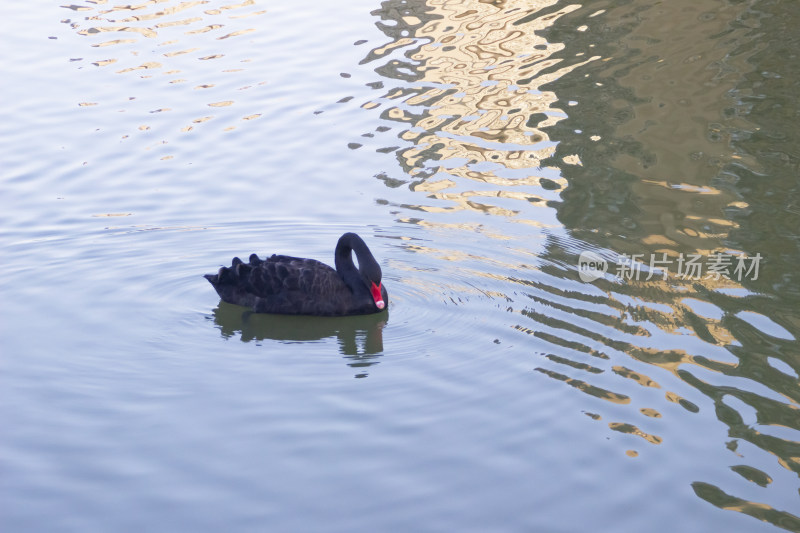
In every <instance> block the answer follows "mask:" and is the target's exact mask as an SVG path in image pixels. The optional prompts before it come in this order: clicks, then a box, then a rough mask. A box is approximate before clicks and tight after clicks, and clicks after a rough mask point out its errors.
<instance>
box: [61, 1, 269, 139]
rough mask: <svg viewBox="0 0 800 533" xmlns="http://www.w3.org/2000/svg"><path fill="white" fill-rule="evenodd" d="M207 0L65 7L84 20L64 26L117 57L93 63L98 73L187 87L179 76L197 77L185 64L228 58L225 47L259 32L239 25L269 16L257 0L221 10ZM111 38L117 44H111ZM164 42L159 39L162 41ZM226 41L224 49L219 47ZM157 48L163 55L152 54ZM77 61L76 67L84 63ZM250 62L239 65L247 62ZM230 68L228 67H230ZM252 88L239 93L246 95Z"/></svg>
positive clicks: (145, 127) (225, 102)
mask: <svg viewBox="0 0 800 533" xmlns="http://www.w3.org/2000/svg"><path fill="white" fill-rule="evenodd" d="M209 4H211V2H209V1H208V0H200V1H190V2H179V1H176V0H150V1H147V2H141V3H139V4H121V5H113V6H110V5H108V1H107V0H87V2H86V5H76V4H72V5H63V6H61V7H63V8H65V9H69V10H71V11H73V12H75V14H76V15H78V14H79V15H81V18H75V19H72V18H68V19H64V20H62V21H61V22H63V23H65V24H68V25H69V26H70V27H71V28H72V29H73V30H75V32H76V33H77V34H78V35H80V36H82V37H85V38H87V39H89V40H90V44H89V46H90V47H91V48H93V49H96V50H97V51H98V52H99V51H102V53H103V54H104V55H105V54H113V53H114V51H115V50H117V51H118V54H119V55H117V56H116V57H108V55H105V57H97V58H92V59H90V60H89V64H91V65H92V66H94V67H97V68H105V67H109V66H112V65H113V66H115V68H116V70H114V73H115V74H121V75H134V74H137V75H138V76H139V77H140V78H142V79H150V78H153V77H154V76H159V75H160V76H169V77H170V79H168V80H167V83H168V84H172V85H177V84H181V83H186V82H187V81H189V80H188V79H186V78H177V77H175V76H176V75H179V74H184V75H188V76H189V77H194V76H195V75H196V74H195V73H194V72H192V69H191V68H189V69H187V67H186V65H187V64H186V63H185V61H186V59H184V57H185V58H187V59H189V60H191V59H194V60H196V61H203V62H205V61H211V60H216V59H221V58H224V57H226V53H224V51H225V45H224V44H223V43H224V42H225V41H227V40H229V39H232V38H236V37H241V36H245V35H248V34H251V33H253V32H255V31H256V28H255V27H240V26H241V23H239V22H237V21H238V20H242V19H250V18H252V17H258V16H261V15H264V14H265V13H266V11H265V10H263V9H258V8H257V7H258V6H257V4H256V2H255V0H245V1H243V2H238V3H237V2H232V3H228V4H225V5H222V6H219V7H214V8H212V7H210V6H209ZM212 21H213V22H212ZM198 35H203V36H205V37H204V40H203V44H204V45H206V46H204V47H199V46H189V47H187V46H185V45H183V46H182V45H181V37H185V38H190V37H193V36H198ZM109 36H111V37H113V38H111V39H109V38H108V37H109ZM164 38H166V40H163V41H161V42H159V41H158V39H164ZM197 39H198V38H197V37H194V38H192V43H193V44H194V43H197V42H198V40H197ZM220 41H222V43H220ZM209 45H213V46H219V47H222V50H221V51H219V52H216V53H211V54H209V50H208V46H209ZM153 46H157V47H158V48H159V49H161V50H153V49H152V47H153ZM81 60H82V58H81V59H77V60H76V61H81ZM248 61H249V59H244V60H241V62H248ZM226 66H229V65H226ZM241 70H242V69H230V68H226V69H224V70H221V72H223V73H229V74H230V73H235V72H240V71H241ZM215 86H216V84H214V83H198V84H196V85H195V87H194V88H195V89H200V88H203V89H212V88H214V87H215ZM248 88H250V86H245V87H242V88H240V90H246V89H248ZM98 104H99V103H98V102H81V103H79V105H80V106H83V107H87V106H97V105H98ZM233 104H234V101H233V100H228V99H225V100H218V101H209V102H207V103H206V105H207V106H208V107H212V108H220V107H229V106H231V105H233ZM167 111H172V109H169V108H163V109H158V110H156V111H151V113H155V112H167ZM258 116H260V115H259V114H252V113H251V114H248V115H247V116H244V117H241V119H242V120H252V119H254V118H258ZM213 118H214V117H213V116H206V117H201V118H198V119H195V120H193V121H192V124H198V123H200V122H206V121H208V120H211V119H213ZM234 128H235V126H229V127H227V128H225V131H228V130H231V129H234ZM139 129H140V130H142V131H147V130H149V129H150V126H149V125H143V126H142V127H140V128H139ZM192 129H193V127H192V126H191V125H190V124H189V125H185V126H183V127H182V128H179V131H180V132H183V133H186V132H189V131H192Z"/></svg>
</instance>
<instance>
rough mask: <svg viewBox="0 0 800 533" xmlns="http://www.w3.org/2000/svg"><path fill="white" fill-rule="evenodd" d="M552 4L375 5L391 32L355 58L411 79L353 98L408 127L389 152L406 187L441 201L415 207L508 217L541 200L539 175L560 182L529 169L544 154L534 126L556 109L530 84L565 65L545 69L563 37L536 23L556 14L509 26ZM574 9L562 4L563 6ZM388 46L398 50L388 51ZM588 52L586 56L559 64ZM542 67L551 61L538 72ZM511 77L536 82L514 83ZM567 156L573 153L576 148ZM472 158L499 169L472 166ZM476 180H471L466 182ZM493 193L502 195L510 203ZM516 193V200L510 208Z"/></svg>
mask: <svg viewBox="0 0 800 533" xmlns="http://www.w3.org/2000/svg"><path fill="white" fill-rule="evenodd" d="M552 3H553V2H548V1H541V2H530V1H512V2H503V3H502V6H501V9H498V7H497V6H496V5H495V4H493V3H482V2H467V3H464V2H460V1H448V0H444V1H430V2H427V3H425V2H404V1H401V2H384V4H383V8H382V9H380V10H378V11H376V12H374V14H379V15H380V16H381V18H382V19H383V20H391V21H393V22H394V24H392V25H391V26H389V25H386V24H382V23H381V24H379V27H381V29H383V30H384V31H385V32H386V33H387V35H389V36H390V37H393V38H394V39H395V40H393V41H391V42H389V43H387V44H384V45H381V46H378V47H376V48H374V49H372V50H371V51H370V52H369V54H368V55H367V57H366V58H365V59H364V61H363V62H364V63H369V62H378V61H382V62H384V63H383V64H382V65H381V66H379V67H378V68H377V69H376V70H377V71H378V72H379V73H381V74H382V75H384V76H387V77H390V78H394V79H399V80H404V81H408V82H413V85H412V86H402V87H391V88H389V89H388V90H387V91H386V92H385V93H384V94H383V95H382V96H381V97H380V98H379V99H378V100H379V101H370V102H367V103H366V104H364V106H362V107H365V108H367V109H372V108H376V107H378V106H384V110H383V111H382V114H381V116H382V118H384V119H386V120H389V121H393V122H398V123H401V124H403V125H404V126H406V127H407V129H405V130H404V131H403V132H402V133H401V134H400V135H399V137H400V139H402V140H403V141H406V143H410V146H407V147H405V148H402V149H398V150H397V151H396V152H395V155H396V157H397V159H398V161H399V163H400V165H401V167H402V168H403V169H404V170H405V171H406V172H407V173H408V175H410V176H412V177H413V178H417V180H415V182H414V183H413V184H412V185H411V189H412V190H414V191H417V192H420V193H424V194H426V195H427V196H428V197H429V198H431V199H435V200H442V201H443V202H442V203H443V204H444V205H445V206H448V205H449V206H448V207H442V206H441V205H417V206H414V207H415V208H417V209H419V210H421V211H427V212H433V213H436V212H447V211H453V210H473V211H478V212H482V213H487V214H492V215H497V216H503V217H514V216H516V215H518V214H519V213H520V211H522V210H523V209H527V205H529V204H532V203H533V204H536V203H542V205H543V204H544V201H545V200H546V199H547V198H550V197H551V195H548V194H547V193H546V191H545V190H544V189H543V188H542V187H543V182H544V183H545V184H546V188H547V189H549V190H552V189H558V188H561V187H563V186H564V185H565V182H564V181H563V180H561V179H560V178H558V177H557V175H554V174H553V173H552V172H551V173H550V177H549V178H548V177H545V176H544V175H543V173H542V172H541V171H540V169H539V168H538V167H539V166H540V165H541V161H542V160H543V159H545V158H547V157H549V156H551V155H552V153H553V146H552V143H550V142H549V141H550V139H549V138H548V136H547V134H545V133H544V132H543V131H542V128H543V127H546V126H548V125H550V124H553V123H555V122H557V121H558V120H560V117H559V115H560V113H553V110H552V109H551V104H552V103H553V101H554V100H555V98H556V97H555V95H554V94H553V93H549V92H542V91H540V90H538V87H539V86H540V85H542V84H544V83H547V82H549V81H552V80H554V79H556V78H558V77H559V76H561V75H563V73H564V71H565V69H551V67H553V66H554V65H556V64H557V63H558V61H552V60H550V59H549V56H550V55H551V54H552V52H553V51H554V50H558V49H560V48H561V47H562V46H561V45H553V44H550V43H547V42H546V41H545V40H544V39H543V38H541V37H539V36H537V34H536V30H537V29H539V28H541V27H544V26H547V25H549V24H552V23H553V21H554V20H556V19H557V18H558V15H551V16H547V17H543V18H542V19H537V18H535V17H534V18H532V19H530V20H527V21H526V24H525V25H524V26H518V25H517V23H518V22H519V21H520V20H521V19H524V18H526V17H529V16H530V15H532V14H535V13H536V11H538V10H539V9H540V8H541V7H543V6H546V5H550V4H552ZM576 8H577V6H569V7H565V8H564V9H563V10H562V13H566V12H569V11H571V10H573V9H576ZM391 54H394V55H402V58H391V59H387V58H388V57H389V56H390V55H391ZM596 59H597V57H587V58H586V59H585V60H584V61H583V62H579V63H577V64H573V65H570V66H569V67H566V69H567V70H573V69H576V68H579V67H580V66H581V65H583V64H585V63H588V62H590V61H593V60H596ZM547 69H551V70H550V71H548V72H544V71H545V70H547ZM519 76H526V77H529V78H535V81H534V82H530V83H527V84H526V85H525V86H522V85H520V84H519ZM537 114H542V115H545V118H544V120H541V121H540V122H539V123H532V122H531V120H530V118H531V117H532V116H535V115H537ZM462 159H463V160H466V164H455V165H453V166H447V167H446V168H447V170H446V174H447V176H446V177H441V176H434V174H436V172H437V171H438V170H440V168H439V166H438V165H436V164H435V163H434V162H436V161H440V162H445V161H448V160H452V161H459V160H462ZM570 161H571V162H577V161H578V159H577V156H575V157H573V158H572V159H570ZM479 163H491V164H493V165H494V166H495V167H498V168H496V169H489V170H487V169H479V168H476V165H477V164H479ZM470 184H472V185H470ZM475 185H479V186H480V189H473V188H471V187H474V186H475ZM486 186H488V188H486ZM492 199H504V200H511V202H510V203H509V205H510V206H512V207H504V206H502V205H498V204H497V203H495V202H493V201H492ZM518 202H523V203H524V207H523V208H521V209H516V208H514V207H513V205H514V204H516V203H518ZM530 222H532V223H534V224H536V223H537V221H535V220H531V221H530Z"/></svg>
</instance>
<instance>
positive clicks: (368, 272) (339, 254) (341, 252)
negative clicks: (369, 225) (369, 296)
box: [336, 233, 380, 289]
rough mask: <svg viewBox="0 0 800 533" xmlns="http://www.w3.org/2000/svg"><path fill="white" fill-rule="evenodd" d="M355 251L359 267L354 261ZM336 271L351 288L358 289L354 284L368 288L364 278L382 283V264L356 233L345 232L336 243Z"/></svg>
mask: <svg viewBox="0 0 800 533" xmlns="http://www.w3.org/2000/svg"><path fill="white" fill-rule="evenodd" d="M353 252H355V253H356V257H357V258H358V268H356V266H355V264H354V263H353ZM336 271H337V272H339V275H340V276H342V278H343V279H344V280H345V283H347V284H348V285H349V286H350V288H351V289H356V287H355V286H354V284H358V285H362V286H363V287H364V288H365V289H366V288H367V287H366V285H365V280H364V278H366V279H369V280H371V281H373V282H376V283H378V284H379V283H380V266H378V262H377V261H375V258H374V257H373V256H372V252H370V251H369V248H368V247H367V244H366V243H365V242H364V241H363V240H362V239H361V237H359V236H358V235H356V234H355V233H345V234H344V235H342V236H341V238H340V239H339V242H338V243H337V244H336ZM359 288H360V287H359Z"/></svg>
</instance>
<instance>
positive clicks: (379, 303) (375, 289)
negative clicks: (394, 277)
mask: <svg viewBox="0 0 800 533" xmlns="http://www.w3.org/2000/svg"><path fill="white" fill-rule="evenodd" d="M371 290H372V299H373V300H375V306H376V307H377V308H378V309H383V308H384V307H385V306H386V302H384V301H383V295H382V294H381V284H380V283H378V284H377V285H375V284H374V283H373V284H372V288H371Z"/></svg>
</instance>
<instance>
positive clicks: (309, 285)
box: [205, 233, 389, 316]
mask: <svg viewBox="0 0 800 533" xmlns="http://www.w3.org/2000/svg"><path fill="white" fill-rule="evenodd" d="M352 252H355V253H356V257H357V258H358V265H359V267H358V268H356V266H355V265H354V264H353V256H352ZM205 278H206V279H207V280H208V281H210V282H211V285H213V286H214V289H216V291H217V294H219V297H220V298H222V300H223V301H226V302H228V303H232V304H237V305H242V306H245V307H249V308H251V309H252V310H253V311H255V312H257V313H275V314H282V315H317V316H345V315H365V314H369V313H379V312H381V311H383V310H384V309H386V305H387V304H388V301H389V297H388V295H387V293H386V289H385V288H383V286H382V285H381V267H380V266H379V265H378V262H377V261H375V258H374V257H373V256H372V253H371V252H370V251H369V248H367V245H366V244H365V243H364V241H363V240H361V237H359V236H358V235H356V234H355V233H345V234H344V235H342V236H341V238H340V239H339V242H338V243H337V244H336V270H334V269H332V268H331V267H329V266H328V265H326V264H324V263H320V262H319V261H316V260H314V259H301V258H299V257H288V256H285V255H273V256H272V257H269V258H267V259H264V260H261V259H259V258H258V256H257V255H256V254H253V255H251V256H250V261H249V262H248V263H245V262H243V261H242V260H241V259H239V258H238V257H234V258H233V262H232V263H231V266H230V267H222V268H220V269H219V272H218V273H216V274H206V275H205Z"/></svg>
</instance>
